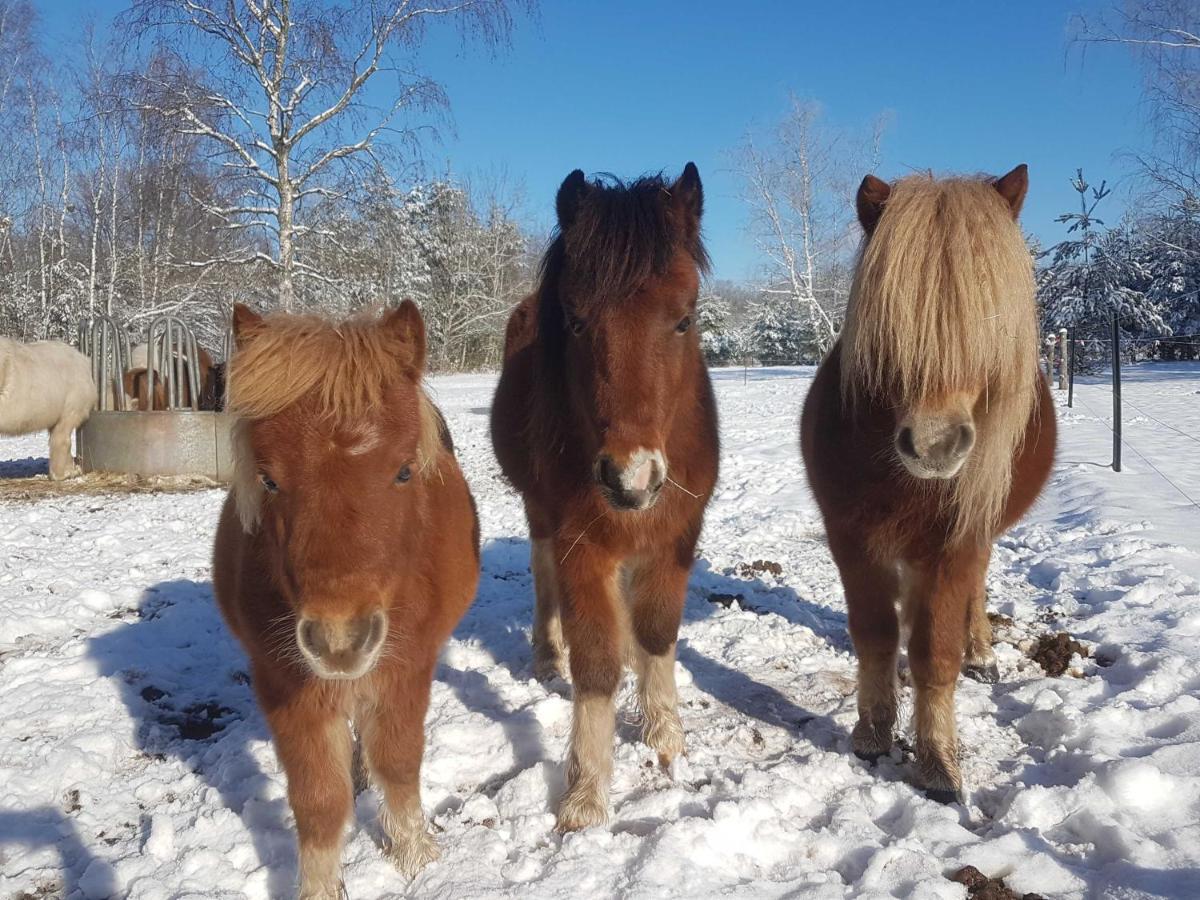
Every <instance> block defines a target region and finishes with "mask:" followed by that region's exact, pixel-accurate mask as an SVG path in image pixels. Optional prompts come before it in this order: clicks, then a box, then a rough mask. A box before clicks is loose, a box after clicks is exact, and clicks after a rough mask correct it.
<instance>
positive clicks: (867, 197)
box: [854, 175, 892, 237]
mask: <svg viewBox="0 0 1200 900" xmlns="http://www.w3.org/2000/svg"><path fill="white" fill-rule="evenodd" d="M891 195H892V186H891V185H890V184H888V183H887V182H886V181H884V180H883V179H882V178H876V177H875V176H874V175H868V176H867V177H866V178H864V179H863V180H862V184H860V185H859V186H858V194H857V196H855V198H854V207H855V209H857V210H858V222H859V224H860V225H862V230H863V232H864V233H865V234H866V236H867V237H870V236H871V235H872V234H873V233H874V232H875V226H876V225H878V224H879V217H880V216H882V215H883V205H884V204H885V203H887V199H888V197H890V196H891Z"/></svg>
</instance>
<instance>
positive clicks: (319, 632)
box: [296, 619, 329, 657]
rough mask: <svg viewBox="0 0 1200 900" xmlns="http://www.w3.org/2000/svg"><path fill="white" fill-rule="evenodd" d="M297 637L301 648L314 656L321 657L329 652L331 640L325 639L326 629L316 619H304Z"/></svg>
mask: <svg viewBox="0 0 1200 900" xmlns="http://www.w3.org/2000/svg"><path fill="white" fill-rule="evenodd" d="M296 639H297V641H298V642H299V644H300V648H301V649H302V650H304V651H306V652H307V653H309V654H310V655H312V656H316V657H321V656H324V655H325V654H327V653H328V652H329V642H328V641H327V640H326V639H325V629H324V628H322V627H321V624H320V623H319V622H317V621H316V620H315V619H302V620H301V622H300V627H299V629H297V633H296Z"/></svg>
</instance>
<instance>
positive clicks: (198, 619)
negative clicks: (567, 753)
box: [88, 580, 296, 897]
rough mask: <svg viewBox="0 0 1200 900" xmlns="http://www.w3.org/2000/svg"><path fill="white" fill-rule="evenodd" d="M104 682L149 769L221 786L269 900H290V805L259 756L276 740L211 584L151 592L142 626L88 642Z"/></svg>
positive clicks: (137, 622)
mask: <svg viewBox="0 0 1200 900" xmlns="http://www.w3.org/2000/svg"><path fill="white" fill-rule="evenodd" d="M88 652H89V655H90V656H91V657H92V658H93V659H94V660H95V661H96V662H97V663H98V665H99V667H100V671H101V673H102V674H104V675H106V676H108V677H110V678H113V679H115V680H117V681H118V682H119V684H120V687H121V697H122V699H123V700H124V702H125V706H126V709H127V710H128V711H129V717H130V719H131V720H132V722H133V727H134V731H135V738H136V741H137V745H138V747H139V748H140V749H141V751H142V753H143V755H144V756H145V757H146V760H147V764H148V765H151V766H153V765H155V764H164V763H166V762H167V761H168V760H171V759H174V760H176V761H177V762H178V763H181V764H182V765H183V767H184V768H186V769H188V770H190V771H191V772H193V773H195V774H196V775H198V776H199V777H200V778H201V779H202V780H203V781H204V782H205V783H206V784H207V785H208V786H209V787H211V788H214V789H215V790H216V792H217V794H218V795H219V796H220V798H221V803H222V804H223V805H224V806H225V807H226V808H228V809H230V810H232V811H233V812H235V813H237V814H238V816H240V817H241V819H242V823H243V824H244V825H245V828H246V831H247V832H248V833H249V835H250V839H251V840H252V841H253V843H254V849H255V852H256V854H257V856H258V860H259V862H260V863H261V864H262V865H264V866H266V867H267V872H268V890H269V892H270V895H271V896H272V897H283V896H290V894H291V893H292V890H293V883H294V875H295V871H296V851H295V845H294V841H293V838H292V835H291V829H290V827H289V825H288V809H287V802H286V800H285V799H284V798H282V797H278V796H277V797H275V798H274V799H270V800H267V799H265V798H266V797H267V796H269V794H270V791H269V787H270V781H271V779H270V778H268V776H267V774H266V773H265V772H263V770H262V768H261V767H260V766H259V763H258V760H257V759H256V757H255V748H256V747H261V746H262V744H263V742H266V741H269V740H270V733H269V732H268V730H267V727H266V722H265V721H264V720H263V718H262V716H261V714H260V713H259V710H258V707H257V705H256V701H255V699H254V694H253V691H252V690H251V687H250V678H249V676H248V675H247V671H248V668H247V661H246V658H245V656H244V655H243V653H242V651H241V648H240V647H239V646H238V645H237V644H236V642H235V641H234V639H233V637H232V635H230V634H229V632H228V631H227V630H226V628H225V624H224V622H223V621H222V620H221V615H220V612H219V611H218V609H217V605H216V601H215V599H214V598H213V595H212V585H211V584H210V583H208V582H196V581H186V580H179V581H167V582H161V583H159V584H155V585H153V586H151V587H149V588H147V589H146V591H145V592H144V593H143V594H142V597H141V600H140V602H139V604H138V608H137V610H136V618H133V619H131V620H130V621H127V622H124V623H123V624H122V625H121V626H120V627H119V628H116V629H115V630H113V631H110V632H108V633H107V634H103V635H100V636H98V637H94V638H92V639H91V640H90V641H89V648H88Z"/></svg>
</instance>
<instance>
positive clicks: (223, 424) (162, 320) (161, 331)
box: [78, 316, 233, 481]
mask: <svg viewBox="0 0 1200 900" xmlns="http://www.w3.org/2000/svg"><path fill="white" fill-rule="evenodd" d="M228 340H229V338H226V343H228ZM79 348H80V350H81V351H82V352H83V353H84V354H86V355H87V356H88V357H89V358H90V359H91V361H92V371H93V373H94V377H95V380H96V385H97V391H98V396H97V401H98V408H97V410H96V411H95V412H94V413H92V415H91V417H90V418H89V419H88V420H87V421H86V422H85V423H84V424H83V426H82V427H81V428H80V429H79V433H78V447H79V457H80V464H81V466H82V468H83V470H84V471H85V472H109V473H117V474H125V475H141V476H156V475H185V476H203V477H206V478H211V479H213V480H215V481H228V480H229V479H230V477H231V476H232V473H233V455H232V447H231V441H230V427H231V425H232V418H231V417H230V416H227V415H226V414H224V413H219V412H212V411H208V410H201V409H200V408H199V407H200V398H201V393H202V389H203V381H202V378H201V375H200V362H199V360H200V347H199V345H198V344H197V342H196V338H195V336H194V335H193V333H192V330H191V328H190V327H188V325H187V323H186V322H184V321H183V320H182V319H180V318H179V317H177V316H158V317H156V318H155V319H154V320H153V321H152V322H151V323H150V327H149V328H148V329H147V332H146V360H145V368H146V388H147V397H146V399H147V400H148V401H149V402H148V404H147V405H148V406H149V407H150V409H148V410H145V411H139V410H137V409H136V408H135V407H136V405H137V404H136V403H135V402H133V401H134V398H131V397H128V396H127V395H126V393H125V380H124V375H125V372H126V370H127V369H128V368H130V367H134V368H140V367H141V362H142V361H141V360H140V359H138V360H134V359H133V354H132V353H131V352H130V337H129V332H128V331H127V330H126V328H125V327H123V326H122V325H121V323H119V322H118V321H116V320H115V319H113V318H112V317H111V316H95V317H93V318H91V319H89V320H86V321H84V322H82V323H80V326H79ZM156 384H157V385H158V386H159V388H160V392H161V398H160V401H159V403H158V404H156V403H155V401H154V399H153V398H154V395H155V385H156ZM156 405H158V406H162V405H165V406H166V409H156V408H154V407H155V406H156Z"/></svg>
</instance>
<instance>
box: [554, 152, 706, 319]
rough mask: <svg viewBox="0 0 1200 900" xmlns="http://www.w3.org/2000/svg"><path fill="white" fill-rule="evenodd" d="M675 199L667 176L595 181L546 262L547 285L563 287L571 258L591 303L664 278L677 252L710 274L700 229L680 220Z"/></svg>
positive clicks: (559, 236) (628, 292)
mask: <svg viewBox="0 0 1200 900" xmlns="http://www.w3.org/2000/svg"><path fill="white" fill-rule="evenodd" d="M670 198H671V184H670V183H669V182H667V180H666V179H665V178H664V177H663V176H662V173H659V174H658V175H647V176H644V177H642V178H638V179H637V180H635V181H631V182H625V181H622V180H621V179H620V178H617V177H616V176H614V175H604V176H602V177H600V178H598V179H596V180H594V181H592V182H590V189H589V190H588V193H587V195H586V196H585V197H584V199H583V200H582V201H581V202H580V204H579V209H578V212H577V213H576V216H575V219H574V220H573V221H572V222H571V225H570V227H569V228H567V230H566V231H565V232H562V233H561V234H558V235H557V236H556V237H555V239H554V241H553V242H552V243H551V245H550V247H549V249H548V250H547V251H546V254H545V256H543V258H542V265H541V281H542V283H543V284H545V283H555V282H557V280H558V276H559V275H560V274H561V272H562V270H563V268H565V266H566V263H567V260H568V259H569V260H570V265H571V270H572V272H573V273H574V274H575V275H576V276H577V282H578V285H579V287H580V288H581V289H585V290H586V292H587V295H588V297H587V299H593V298H597V299H607V298H613V297H618V298H619V297H625V296H628V295H629V294H630V293H632V292H633V291H634V290H635V289H636V288H637V287H638V285H640V284H641V283H642V282H644V281H645V280H646V279H647V278H650V277H651V276H654V275H662V274H664V273H665V272H666V271H667V268H668V267H669V266H670V264H671V258H672V257H673V256H674V255H675V252H676V251H677V250H683V251H685V252H686V253H687V254H688V255H689V256H691V258H692V259H693V260H694V261H695V263H696V266H697V267H698V268H699V269H700V271H701V272H707V271H708V269H709V259H708V251H707V250H705V249H704V242H703V240H701V237H700V232H699V229H691V228H689V227H688V223H686V222H680V221H677V213H676V210H675V209H674V208H673V206H672V204H671V203H669V202H668V201H669V200H670Z"/></svg>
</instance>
